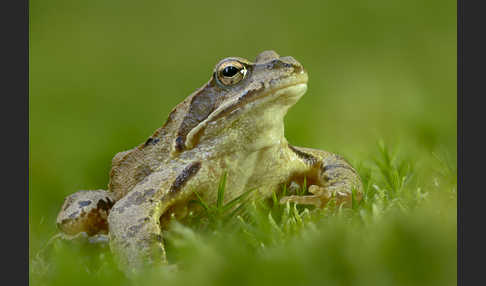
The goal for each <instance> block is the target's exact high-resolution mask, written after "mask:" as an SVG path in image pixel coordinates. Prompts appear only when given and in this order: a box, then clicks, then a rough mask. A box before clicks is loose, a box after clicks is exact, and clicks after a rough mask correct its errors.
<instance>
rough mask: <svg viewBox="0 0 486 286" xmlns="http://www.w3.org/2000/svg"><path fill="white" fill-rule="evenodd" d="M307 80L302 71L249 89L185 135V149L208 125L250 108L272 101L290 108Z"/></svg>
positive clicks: (303, 88)
mask: <svg viewBox="0 0 486 286" xmlns="http://www.w3.org/2000/svg"><path fill="white" fill-rule="evenodd" d="M307 80H308V78H307V73H306V72H305V71H303V70H302V71H301V72H300V73H298V74H293V75H292V76H287V77H283V78H280V79H274V80H272V81H270V82H268V83H266V84H264V83H261V84H260V85H259V86H258V87H256V88H253V89H249V90H248V91H246V92H245V93H244V94H242V95H241V96H240V97H238V98H236V99H235V100H233V101H230V102H227V103H225V104H223V105H221V106H219V107H218V108H217V109H216V110H214V111H213V112H212V113H211V114H210V115H209V116H208V117H207V118H206V119H205V120H204V121H202V122H200V123H199V124H198V125H197V126H196V127H194V128H193V129H192V130H191V131H190V132H189V133H188V134H187V136H186V140H185V147H186V149H191V148H192V147H193V146H194V145H195V144H196V142H195V141H197V138H198V137H199V136H198V134H199V133H200V132H201V131H202V130H204V128H206V126H207V125H208V124H209V123H211V122H214V121H217V120H218V119H223V118H228V117H231V116H233V115H236V114H238V113H240V112H245V110H248V109H249V107H250V106H254V105H257V104H264V103H266V102H272V101H279V102H280V103H281V104H282V105H286V106H288V107H290V106H292V105H293V104H295V103H296V102H297V101H298V100H299V99H300V98H301V97H302V95H304V93H305V92H306V90H307Z"/></svg>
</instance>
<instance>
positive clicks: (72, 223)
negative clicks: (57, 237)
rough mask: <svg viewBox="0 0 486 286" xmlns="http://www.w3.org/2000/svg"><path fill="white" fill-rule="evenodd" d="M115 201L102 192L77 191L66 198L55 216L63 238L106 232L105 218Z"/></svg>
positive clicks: (109, 195)
mask: <svg viewBox="0 0 486 286" xmlns="http://www.w3.org/2000/svg"><path fill="white" fill-rule="evenodd" d="M114 202H115V200H114V198H113V195H112V194H111V193H110V192H107V191H104V190H95V191H78V192H76V193H74V194H71V195H70V196H68V197H66V199H65V200H64V204H63V205H62V208H61V211H60V212H59V214H58V216H57V227H58V228H59V229H60V230H61V231H62V232H63V235H64V236H65V237H64V238H66V239H73V238H76V237H78V235H82V233H85V234H87V235H88V236H94V235H96V234H106V233H107V232H108V224H107V218H108V214H109V212H110V209H111V207H112V206H113V204H114Z"/></svg>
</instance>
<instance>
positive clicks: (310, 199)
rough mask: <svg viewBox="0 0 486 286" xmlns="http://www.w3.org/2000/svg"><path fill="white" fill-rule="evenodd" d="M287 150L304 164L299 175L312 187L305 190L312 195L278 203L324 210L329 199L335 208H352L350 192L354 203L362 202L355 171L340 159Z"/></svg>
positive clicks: (320, 152) (301, 150) (292, 197)
mask: <svg viewBox="0 0 486 286" xmlns="http://www.w3.org/2000/svg"><path fill="white" fill-rule="evenodd" d="M289 147H290V150H291V151H292V152H293V153H294V154H295V155H296V156H297V157H298V158H299V159H300V160H301V161H302V162H303V164H305V167H304V170H303V171H301V172H300V173H301V174H302V176H306V177H307V179H308V181H309V182H311V185H310V186H309V187H308V190H309V192H310V193H311V194H312V195H305V196H296V195H293V196H286V197H283V198H281V200H280V202H281V203H286V202H294V203H297V204H309V205H315V206H316V207H324V206H325V205H326V204H327V202H328V201H329V200H330V199H331V198H333V197H334V198H335V199H336V202H337V204H338V205H341V204H343V205H344V206H351V205H352V195H353V190H354V191H355V193H354V195H355V198H354V199H355V200H356V201H358V202H359V201H360V200H361V198H362V192H363V188H362V184H361V179H360V177H359V175H358V173H357V172H356V170H354V168H353V167H352V166H351V165H350V164H349V163H348V162H346V161H345V160H344V159H343V158H342V157H340V156H338V155H336V154H332V153H329V152H325V151H321V150H315V149H309V148H301V147H294V146H289Z"/></svg>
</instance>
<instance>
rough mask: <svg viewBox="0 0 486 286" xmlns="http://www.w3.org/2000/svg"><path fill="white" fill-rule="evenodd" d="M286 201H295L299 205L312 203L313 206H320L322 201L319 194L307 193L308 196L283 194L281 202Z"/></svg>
mask: <svg viewBox="0 0 486 286" xmlns="http://www.w3.org/2000/svg"><path fill="white" fill-rule="evenodd" d="M287 202H290V203H295V204H299V205H313V206H315V207H318V208H319V207H321V205H322V201H321V198H320V197H319V196H316V195H309V196H285V197H282V198H281V199H280V203H281V204H286V203H287Z"/></svg>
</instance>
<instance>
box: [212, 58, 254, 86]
mask: <svg viewBox="0 0 486 286" xmlns="http://www.w3.org/2000/svg"><path fill="white" fill-rule="evenodd" d="M247 72H248V71H247V69H246V68H245V66H244V65H243V64H241V63H240V62H238V61H228V62H224V63H222V64H221V65H220V66H219V67H218V70H217V77H218V81H219V82H220V83H221V84H223V85H233V84H237V83H239V82H240V81H241V80H242V79H244V78H245V76H246V74H247Z"/></svg>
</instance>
